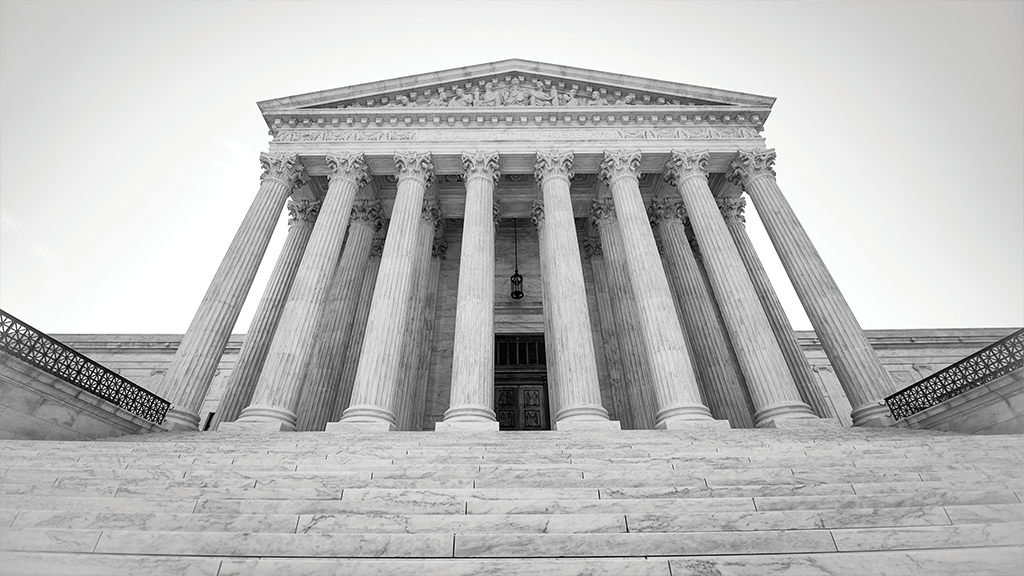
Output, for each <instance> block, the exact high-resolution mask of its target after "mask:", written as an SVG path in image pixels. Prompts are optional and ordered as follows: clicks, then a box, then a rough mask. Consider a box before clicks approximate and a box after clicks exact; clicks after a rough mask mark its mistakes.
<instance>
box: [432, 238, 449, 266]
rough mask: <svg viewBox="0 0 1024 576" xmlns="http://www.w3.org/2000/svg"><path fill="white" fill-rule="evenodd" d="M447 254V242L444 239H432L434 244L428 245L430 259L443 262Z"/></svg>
mask: <svg viewBox="0 0 1024 576" xmlns="http://www.w3.org/2000/svg"><path fill="white" fill-rule="evenodd" d="M447 252H448V241H447V240H445V239H444V237H441V238H434V243H433V244H431V245H430V257H431V258H433V259H435V260H444V259H445V254H447Z"/></svg>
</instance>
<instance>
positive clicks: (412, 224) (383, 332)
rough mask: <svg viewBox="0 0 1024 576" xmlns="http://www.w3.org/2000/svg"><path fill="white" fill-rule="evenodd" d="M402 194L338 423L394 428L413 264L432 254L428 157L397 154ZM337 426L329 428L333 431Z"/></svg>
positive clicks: (386, 244) (343, 425)
mask: <svg viewBox="0 0 1024 576" xmlns="http://www.w3.org/2000/svg"><path fill="white" fill-rule="evenodd" d="M395 165H396V167H397V170H398V192H397V195H396V197H395V204H394V207H393V208H392V210H391V222H390V224H389V227H388V236H387V241H386V242H385V243H384V254H383V255H382V256H381V263H380V270H379V271H378V273H377V285H376V287H375V288H374V295H373V303H372V304H371V305H370V315H369V318H368V320H367V326H366V334H365V336H364V338H363V350H362V354H361V355H360V358H359V367H358V369H357V370H356V379H355V383H354V384H353V389H352V399H351V402H350V403H349V407H348V408H347V409H346V410H345V412H344V414H343V415H342V417H341V421H340V422H339V424H340V425H341V426H342V427H343V428H344V427H345V426H346V425H355V426H357V427H368V428H372V429H386V430H394V429H395V428H396V426H397V424H398V422H397V420H396V418H395V401H396V400H397V397H396V395H397V394H398V392H399V390H400V388H401V383H402V374H401V372H400V366H401V357H402V354H403V353H404V351H403V350H402V343H403V341H404V338H403V337H404V328H405V326H406V324H407V323H408V322H409V306H407V303H408V301H409V294H410V292H412V290H413V286H412V280H413V276H412V274H413V271H414V270H415V266H414V263H415V262H417V261H419V260H421V259H423V258H424V254H426V253H429V251H430V244H426V245H423V244H422V243H421V242H419V234H418V233H417V231H418V225H419V222H420V220H421V219H422V217H421V212H422V210H423V196H424V193H425V192H426V189H427V185H428V183H429V181H430V179H431V178H433V169H434V166H433V164H432V163H431V162H430V155H429V154H416V153H409V154H396V155H395ZM333 426H334V425H328V429H331V428H332V427H333Z"/></svg>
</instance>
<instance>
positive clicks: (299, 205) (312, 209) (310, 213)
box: [288, 200, 322, 228]
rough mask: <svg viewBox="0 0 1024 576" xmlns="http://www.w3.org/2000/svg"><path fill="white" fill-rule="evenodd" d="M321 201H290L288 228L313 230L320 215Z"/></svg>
mask: <svg viewBox="0 0 1024 576" xmlns="http://www.w3.org/2000/svg"><path fill="white" fill-rule="evenodd" d="M321 204H322V202H321V201H320V200H289V201H288V227H289V228H291V227H293V226H296V227H306V228H312V227H313V224H314V223H315V222H316V217H317V215H319V214H320V205H321Z"/></svg>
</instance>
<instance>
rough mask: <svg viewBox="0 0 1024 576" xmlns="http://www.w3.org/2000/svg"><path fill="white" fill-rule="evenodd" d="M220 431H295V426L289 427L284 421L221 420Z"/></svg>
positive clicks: (218, 428) (218, 429)
mask: <svg viewBox="0 0 1024 576" xmlns="http://www.w3.org/2000/svg"><path fill="white" fill-rule="evenodd" d="M217 431H218V432H255V433H258V432H295V426H292V427H288V425H287V424H285V423H284V422H273V421H269V420H267V421H264V422H253V421H249V422H238V421H235V422H221V424H220V426H218V427H217Z"/></svg>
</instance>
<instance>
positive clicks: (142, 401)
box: [0, 310, 171, 424]
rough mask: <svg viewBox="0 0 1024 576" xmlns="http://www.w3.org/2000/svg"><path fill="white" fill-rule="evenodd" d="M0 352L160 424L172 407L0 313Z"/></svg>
mask: <svg viewBox="0 0 1024 576" xmlns="http://www.w3.org/2000/svg"><path fill="white" fill-rule="evenodd" d="M0 328H2V333H0V349H2V350H3V351H4V352H7V353H8V354H10V355H11V356H14V357H15V358H19V359H21V360H24V361H25V362H27V363H29V364H31V365H33V366H35V367H36V368H39V369H41V370H44V371H46V372H49V373H50V374H53V375H54V376H56V377H58V378H60V379H61V380H63V381H65V382H67V383H68V384H71V385H73V386H77V387H79V388H81V389H82V390H86V391H88V392H91V393H93V394H95V395H96V396H99V397H100V398H103V399H104V400H107V401H109V402H112V403H114V404H117V405H118V406H120V407H121V408H124V409H125V410H127V411H129V412H131V413H132V414H135V415H136V416H138V417H140V418H143V419H145V420H149V421H150V422H153V423H156V424H163V421H164V416H165V415H166V414H167V409H168V408H170V406H171V403H170V402H168V401H167V400H164V399H163V398H161V397H159V396H157V395H156V394H153V393H151V392H149V391H147V390H145V389H143V388H140V387H139V386H138V385H136V384H135V383H134V382H132V381H130V380H128V379H126V378H124V377H122V376H121V375H120V374H117V373H116V372H113V371H111V370H110V369H108V368H106V367H105V366H102V365H100V364H97V363H96V362H94V361H92V360H90V359H89V358H87V357H85V356H83V355H82V354H80V353H78V352H76V351H75V350H74V349H72V348H69V347H68V346H65V345H64V344H61V343H60V342H58V341H56V340H54V339H53V338H50V337H49V336H47V335H46V334H44V333H42V332H40V331H39V330H37V329H35V328H33V327H31V326H29V325H28V324H26V323H24V322H22V321H21V320H18V319H17V318H15V317H14V316H11V315H10V314H8V313H7V312H4V311H3V310H0Z"/></svg>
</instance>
